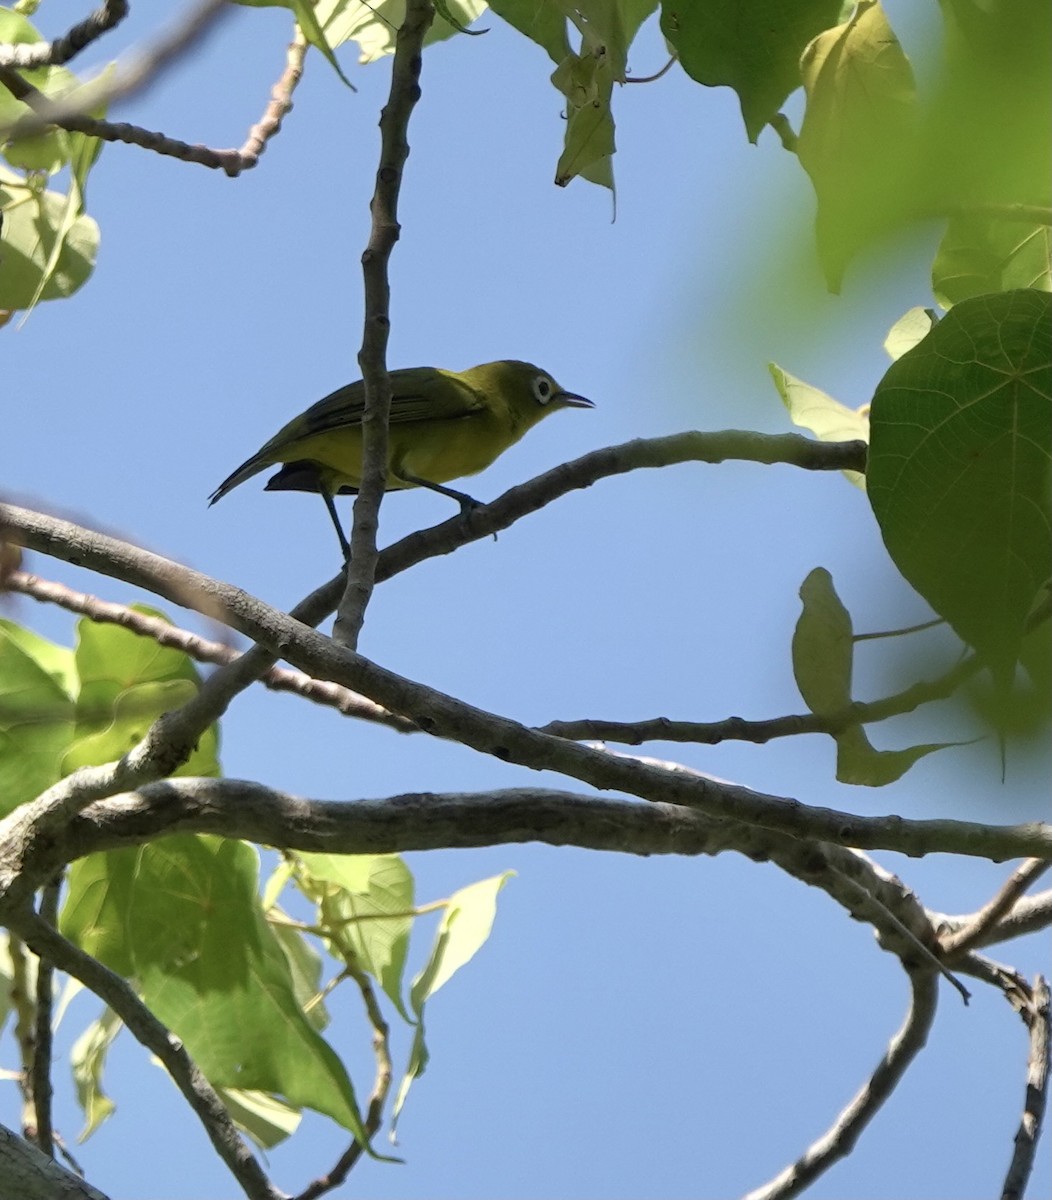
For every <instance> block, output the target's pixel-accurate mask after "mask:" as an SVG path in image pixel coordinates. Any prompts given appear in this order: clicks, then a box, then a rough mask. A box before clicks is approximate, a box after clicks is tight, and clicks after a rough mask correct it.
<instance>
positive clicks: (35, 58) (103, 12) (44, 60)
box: [0, 0, 128, 70]
mask: <svg viewBox="0 0 1052 1200" xmlns="http://www.w3.org/2000/svg"><path fill="white" fill-rule="evenodd" d="M127 15H128V3H127V0H102V3H101V4H100V5H99V7H98V9H97V10H96V11H95V12H93V13H92V14H91V16H90V17H85V18H84V20H83V21H79V22H78V23H77V24H76V25H74V26H73V27H72V28H71V29H70V30H69V32H68V33H66V34H63V36H62V37H58V38H55V40H54V41H52V42H36V43H23V44H20V45H11V46H0V67H17V68H18V69H19V70H31V69H32V68H34V67H50V66H64V65H65V64H66V63H68V62H69V61H70V60H71V59H72V58H74V57H76V55H78V54H79V53H80V52H81V50H84V49H86V48H87V47H88V46H90V45H91V43H92V42H94V41H96V40H97V39H98V38H100V37H102V35H103V34H104V33H109V31H110V30H111V29H113V28H115V27H116V26H117V25H119V24H120V23H121V21H123V20H124V18H125V17H126V16H127Z"/></svg>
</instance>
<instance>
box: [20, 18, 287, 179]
mask: <svg viewBox="0 0 1052 1200" xmlns="http://www.w3.org/2000/svg"><path fill="white" fill-rule="evenodd" d="M306 51H307V43H306V40H305V39H304V37H303V35H302V33H300V32H299V31H297V33H296V36H295V37H294V38H293V40H292V42H291V43H290V45H289V48H288V51H287V52H286V59H285V70H284V71H283V72H282V74H281V77H280V78H279V79H278V81H277V83H275V84H274V87H273V88H272V89H271V93H270V102H269V103H268V105H267V107H266V110H265V111H264V113H263V116H262V117H261V118H260V120H259V121H258V122H257V123H256V124H255V125H253V126H252V128H251V129H250V130H249V132H248V137H247V138H246V140H245V143H244V145H242V147H241V149H240V150H214V149H212V148H211V147H210V146H202V145H199V144H193V143H190V142H184V141H181V140H180V139H178V138H173V137H169V136H168V135H167V134H164V133H159V132H157V131H155V130H150V129H143V128H142V127H141V126H139V125H129V124H128V123H127V122H124V121H119V122H114V121H107V120H105V119H103V118H101V117H93V116H90V115H89V114H88V113H87V112H86V111H81V110H73V111H66V110H64V109H57V108H56V104H61V103H62V101H55V100H52V99H50V98H49V97H47V96H45V95H44V93H43V92H40V91H39V90H38V89H37V88H35V87H33V85H32V84H30V83H29V82H28V81H27V80H25V79H23V78H22V77H21V76H20V75H19V74H18V73H17V71H15V70H12V69H8V68H6V67H5V64H4V62H3V59H2V57H0V83H2V84H3V85H4V86H5V87H6V88H7V89H8V91H9V92H10V93H11V94H12V95H13V96H14V97H15V98H16V99H18V100H21V101H22V102H23V103H25V104H28V105H29V107H30V108H32V109H33V112H34V114H35V116H34V117H23V118H22V119H21V120H20V121H18V122H16V123H15V125H14V126H13V127H12V128H11V130H10V131H9V136H10V138H11V139H12V140H14V139H17V138H19V137H31V136H35V133H34V131H35V130H36V127H37V125H38V124H39V123H40V122H43V128H47V127H48V126H49V125H55V126H58V127H59V128H61V129H65V130H68V131H69V132H72V133H82V134H85V135H86V136H88V137H94V138H99V139H100V140H101V141H105V142H123V143H125V144H126V145H130V146H140V147H142V148H143V149H144V150H152V151H153V152H154V153H155V154H162V155H165V156H167V157H169V158H177V159H179V160H180V161H181V162H190V163H196V164H198V165H199V166H203V167H210V168H212V169H213V170H221V171H223V172H225V173H226V174H227V175H228V176H229V177H230V178H236V177H237V176H238V175H240V174H241V173H242V172H243V171H247V170H250V169H251V168H252V167H255V166H256V165H257V164H258V162H259V158H260V155H261V154H262V153H263V151H264V150H265V149H266V145H267V142H268V141H269V140H270V139H271V138H272V137H273V136H274V135H275V134H276V133H277V132H278V131H279V130H280V129H281V123H282V121H283V120H284V118H285V116H286V115H287V114H288V112H289V111H290V110H291V108H292V93H293V91H294V90H295V88H296V86H297V84H298V83H299V81H300V79H301V78H302V76H303V60H304V56H305V55H306Z"/></svg>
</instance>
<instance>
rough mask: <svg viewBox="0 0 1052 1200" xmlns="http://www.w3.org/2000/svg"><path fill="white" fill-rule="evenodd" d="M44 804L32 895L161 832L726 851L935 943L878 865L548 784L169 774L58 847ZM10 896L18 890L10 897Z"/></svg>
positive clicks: (878, 922) (332, 849)
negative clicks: (347, 782) (399, 783)
mask: <svg viewBox="0 0 1052 1200" xmlns="http://www.w3.org/2000/svg"><path fill="white" fill-rule="evenodd" d="M33 808H34V805H28V806H24V807H23V809H19V810H17V812H16V813H12V814H11V816H9V817H8V818H6V819H5V821H4V823H3V824H2V825H0V845H2V846H3V847H4V848H5V850H4V854H5V860H6V863H7V864H8V866H7V867H6V868H5V869H4V870H3V871H0V878H4V877H6V878H8V879H12V878H15V877H17V878H18V879H19V880H20V881H21V885H22V886H23V887H25V888H32V887H33V886H35V884H36V883H37V882H38V881H39V880H41V879H44V878H47V877H48V874H49V873H52V872H54V871H55V870H56V869H58V868H59V867H61V866H62V865H64V864H65V863H67V862H70V861H72V860H73V859H76V858H80V857H83V856H85V855H87V854H92V853H98V852H100V851H104V850H112V849H118V848H122V847H128V846H134V845H140V844H142V843H143V842H147V841H150V840H151V839H153V838H155V837H157V836H158V835H159V834H173V833H211V834H218V835H220V836H224V837H231V838H244V839H247V840H249V841H252V842H256V843H260V844H264V845H269V846H275V847H278V848H281V849H286V850H294V851H295V850H299V851H317V852H320V853H329V854H385V853H395V852H406V851H411V850H435V849H452V848H473V847H481V846H495V845H507V844H513V843H522V842H540V843H544V844H547V845H551V846H565V845H572V846H579V847H582V848H585V849H592V850H603V851H612V852H615V853H624V854H643V855H650V854H683V855H697V854H707V855H716V854H721V853H724V852H725V851H728V850H732V851H736V852H737V853H740V854H742V855H744V856H745V857H747V858H749V859H750V860H751V861H753V862H767V861H770V862H772V863H774V864H776V865H777V866H778V867H780V868H781V869H782V870H783V871H785V872H786V873H787V874H789V875H791V876H793V877H794V878H796V879H799V880H800V881H801V882H803V883H805V884H807V885H808V886H810V887H817V888H820V889H821V890H823V891H825V892H826V894H827V895H829V896H830V897H831V898H832V899H833V900H835V901H836V902H837V903H838V904H839V905H840V906H841V907H843V908H844V909H845V910H846V911H847V912H848V913H849V914H850V915H851V916H852V917H854V918H855V919H857V920H859V921H864V922H866V923H867V924H871V925H872V926H874V927H875V929H876V930H877V933H878V935H879V940H880V945H881V946H882V947H883V948H884V949H885V950H888V951H890V952H891V953H893V954H895V955H896V956H897V957H899V958H901V959H903V960H905V961H906V963H907V965H909V963H911V962H914V961H915V960H917V958H918V957H919V955H918V946H917V943H918V942H919V943H920V945H921V947H934V946H935V945H936V939H935V929H934V926H933V924H932V921H931V918H930V916H929V914H928V912H927V910H926V909H925V908H924V907H923V905H921V904H920V902H919V901H918V900H917V898H916V896H915V895H914V894H913V893H912V892H911V891H910V889H909V888H907V887H906V886H905V885H904V884H903V883H902V881H901V880H900V879H898V878H897V877H896V876H895V875H893V874H891V873H890V872H888V871H885V870H883V869H882V868H881V867H880V866H878V865H877V864H876V863H874V862H873V861H872V860H871V859H870V858H869V857H868V856H866V855H865V854H862V853H860V852H858V851H855V850H849V849H843V848H841V847H839V846H830V845H821V844H815V843H814V842H810V841H804V840H801V839H800V838H797V837H792V836H788V835H785V834H781V833H776V832H772V831H770V830H767V829H763V828H761V827H759V826H756V825H750V824H747V823H744V822H741V821H734V820H713V819H712V818H710V817H706V816H704V815H702V814H700V813H696V812H691V811H690V810H688V809H685V808H681V807H678V806H676V805H667V804H641V803H633V802H630V801H625V800H606V799H602V798H599V797H594V796H584V795H579V794H577V793H573V792H565V791H553V790H550V789H544V788H541V789H535V788H512V789H506V790H503V791H490V792H482V793H447V794H435V793H423V794H409V795H402V796H394V797H390V798H388V799H385V800H356V801H354V802H353V803H348V802H343V801H338V802H337V801H319V800H304V799H301V798H300V797H296V796H290V795H288V794H287V793H284V792H279V791H276V790H274V789H272V788H268V787H264V786H263V785H262V784H255V783H248V782H244V781H240V780H230V779H172V780H168V781H166V782H164V783H156V784H150V785H149V786H147V787H143V788H141V789H139V790H138V791H137V792H136V793H134V794H129V795H124V796H117V797H114V798H112V799H110V800H106V801H103V802H100V803H97V804H94V805H92V806H90V807H89V808H87V809H85V810H84V811H83V812H81V813H80V814H79V815H77V816H76V817H74V818H73V819H72V820H71V821H69V822H68V823H67V824H66V825H64V826H62V827H61V828H60V829H57V830H55V831H54V833H53V834H52V835H51V836H50V837H48V838H47V839H42V838H40V837H38V836H36V829H37V827H36V823H35V822H34V819H33V811H32V810H33ZM12 890H13V888H12Z"/></svg>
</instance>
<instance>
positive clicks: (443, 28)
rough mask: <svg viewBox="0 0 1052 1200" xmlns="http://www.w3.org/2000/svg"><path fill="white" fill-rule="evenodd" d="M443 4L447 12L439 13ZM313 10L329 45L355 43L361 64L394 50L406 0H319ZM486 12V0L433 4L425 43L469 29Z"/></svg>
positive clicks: (444, 1)
mask: <svg viewBox="0 0 1052 1200" xmlns="http://www.w3.org/2000/svg"><path fill="white" fill-rule="evenodd" d="M443 6H444V7H445V8H446V9H447V10H448V13H444V12H442V7H443ZM315 11H316V14H317V20H318V23H319V25H320V26H321V28H322V29H323V30H324V36H325V37H326V39H327V40H328V43H329V45H331V46H332V48H333V49H334V50H335V49H338V48H339V47H340V46H342V45H343V44H344V42H348V41H355V42H357V43H358V47H359V50H360V54H359V57H358V61H359V62H360V63H362V64H363V65H364V64H367V63H371V62H376V61H377V60H378V59H381V58H383V57H385V56H386V55H388V54H393V53H394V48H395V37H396V35H397V33H398V30H399V28H400V27H401V24H402V22H403V21H404V20H405V0H376V2H374V3H365V2H364V0H319V3H318V4H317V6H316V10H315ZM485 11H486V4H485V0H443V5H442V6H439V5H436V11H435V18H434V20H433V21H432V22H431V27H430V29H428V31H427V34H426V35H425V37H424V45H425V46H429V45H432V44H433V43H434V42H441V41H445V40H446V39H447V38H451V37H454V36H455V35H456V34H457V33H462V32H472V31H470V30H468V28H467V27H468V26H469V25H470V24H471V23H472V22H473V21H476V20H478V18H479V17H480V16H481V15H482V13H484V12H485ZM448 18H452V19H451V20H450V19H448ZM476 32H479V33H484V32H485V30H478V31H476Z"/></svg>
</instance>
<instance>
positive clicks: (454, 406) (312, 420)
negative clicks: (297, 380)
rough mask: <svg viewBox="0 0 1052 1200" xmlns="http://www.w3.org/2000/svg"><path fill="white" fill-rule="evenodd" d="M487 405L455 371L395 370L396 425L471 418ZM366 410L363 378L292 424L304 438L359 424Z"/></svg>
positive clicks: (393, 413) (393, 405)
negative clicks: (308, 435)
mask: <svg viewBox="0 0 1052 1200" xmlns="http://www.w3.org/2000/svg"><path fill="white" fill-rule="evenodd" d="M485 407H486V403H485V398H484V397H483V396H482V395H481V394H480V393H479V392H477V391H476V390H475V389H474V388H473V387H471V386H469V385H468V384H467V383H465V382H464V381H463V380H462V379H460V378H459V376H457V375H454V374H453V373H452V372H451V371H441V370H438V369H437V368H434V367H409V368H406V369H404V370H399V371H392V372H391V424H392V425H398V424H403V423H406V422H409V421H451V420H456V419H457V418H459V417H469V416H471V415H472V414H473V413H476V412H479V411H481V410H482V409H484V408H485ZM364 413H365V387H364V385H363V384H362V382H361V380H359V381H358V382H357V383H351V384H348V385H347V386H346V387H342V388H339V389H337V390H336V391H335V392H332V393H331V394H330V395H328V396H326V397H324V399H322V400H319V401H318V402H317V404H312V405H311V407H310V408H308V409H307V411H306V412H305V413H303V415H302V416H301V417H299V418H297V419H296V421H295V422H292V423H291V424H292V425H297V426H298V428H297V429H296V434H297V435H298V436H300V437H303V436H305V435H306V434H316V433H325V432H326V431H328V430H332V429H346V428H347V427H348V426H351V425H358V424H360V423H361V420H362V417H363V415H364ZM288 429H289V426H286V430H288ZM286 430H282V431H281V433H278V434H277V435H276V436H275V437H274V438H272V439H271V443H269V444H273V443H276V442H279V441H283V440H287V437H286V438H282V434H284V433H285V432H286ZM290 432H291V430H290Z"/></svg>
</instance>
